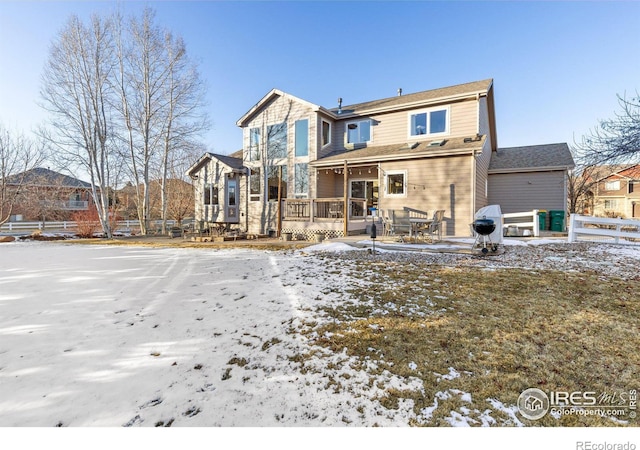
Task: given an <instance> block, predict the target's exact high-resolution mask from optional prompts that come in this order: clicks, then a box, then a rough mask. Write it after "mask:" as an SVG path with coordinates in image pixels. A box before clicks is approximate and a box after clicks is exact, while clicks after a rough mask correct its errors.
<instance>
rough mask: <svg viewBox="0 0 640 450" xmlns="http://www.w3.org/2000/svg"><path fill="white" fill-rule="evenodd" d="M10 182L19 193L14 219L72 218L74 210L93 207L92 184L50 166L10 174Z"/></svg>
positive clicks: (9, 184)
mask: <svg viewBox="0 0 640 450" xmlns="http://www.w3.org/2000/svg"><path fill="white" fill-rule="evenodd" d="M20 182H21V184H20ZM7 185H8V186H9V187H10V188H13V189H18V190H19V192H20V194H19V197H18V201H17V202H16V203H15V204H14V207H13V211H12V216H11V220H12V221H19V220H25V221H32V220H69V219H70V218H71V216H72V215H73V213H74V212H75V211H87V210H89V208H91V207H93V200H92V197H91V184H90V183H86V182H84V181H81V180H78V179H77V178H74V177H71V176H68V175H64V174H62V173H59V172H55V171H53V170H50V169H45V168H42V167H37V168H34V169H31V170H29V171H27V172H24V173H20V174H16V175H13V176H11V177H7Z"/></svg>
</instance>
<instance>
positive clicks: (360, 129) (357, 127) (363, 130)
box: [347, 120, 371, 144]
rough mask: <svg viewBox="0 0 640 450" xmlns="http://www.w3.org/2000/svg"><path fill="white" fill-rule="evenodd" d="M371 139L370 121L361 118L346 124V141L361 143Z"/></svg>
mask: <svg viewBox="0 0 640 450" xmlns="http://www.w3.org/2000/svg"><path fill="white" fill-rule="evenodd" d="M370 140H371V121H370V120H361V121H358V122H350V123H348V124H347V142H348V143H349V144H362V143H365V142H369V141H370Z"/></svg>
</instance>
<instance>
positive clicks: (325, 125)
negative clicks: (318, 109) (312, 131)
mask: <svg viewBox="0 0 640 450" xmlns="http://www.w3.org/2000/svg"><path fill="white" fill-rule="evenodd" d="M329 144H331V124H330V123H329V122H327V121H325V120H323V121H322V146H325V145H329Z"/></svg>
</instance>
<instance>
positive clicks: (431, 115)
mask: <svg viewBox="0 0 640 450" xmlns="http://www.w3.org/2000/svg"><path fill="white" fill-rule="evenodd" d="M448 115H449V110H448V109H447V108H444V109H434V110H431V111H423V112H419V113H414V114H410V115H409V135H410V136H422V135H432V134H433V135H438V134H446V133H448V132H449V121H448Z"/></svg>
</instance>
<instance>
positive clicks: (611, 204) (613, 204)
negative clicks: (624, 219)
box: [603, 198, 618, 211]
mask: <svg viewBox="0 0 640 450" xmlns="http://www.w3.org/2000/svg"><path fill="white" fill-rule="evenodd" d="M607 203H608V206H607ZM603 208H604V209H605V210H614V211H615V210H617V209H618V199H617V198H607V199H605V200H604V205H603Z"/></svg>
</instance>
